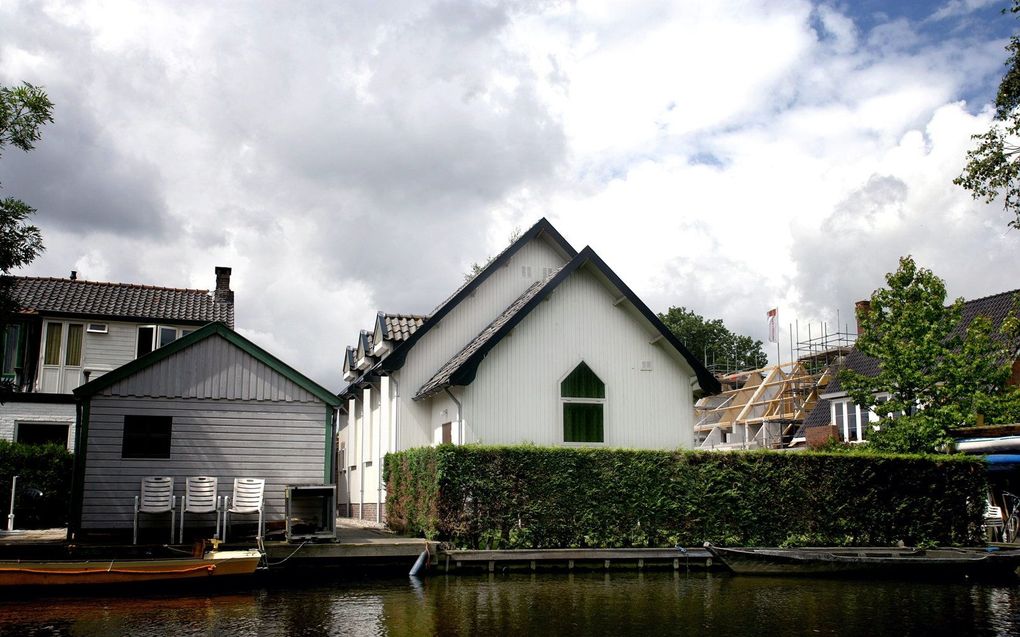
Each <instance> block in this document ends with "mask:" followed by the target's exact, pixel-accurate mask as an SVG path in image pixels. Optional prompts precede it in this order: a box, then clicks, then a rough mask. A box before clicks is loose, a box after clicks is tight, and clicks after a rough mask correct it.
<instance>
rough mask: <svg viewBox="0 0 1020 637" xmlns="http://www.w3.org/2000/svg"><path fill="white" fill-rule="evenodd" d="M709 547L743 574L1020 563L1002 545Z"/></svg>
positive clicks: (1000, 570) (899, 572) (901, 572)
mask: <svg viewBox="0 0 1020 637" xmlns="http://www.w3.org/2000/svg"><path fill="white" fill-rule="evenodd" d="M705 548H706V549H708V551H709V552H711V553H712V555H714V556H715V557H716V558H717V559H719V560H720V561H721V562H722V563H723V564H725V565H726V567H727V568H729V569H730V570H731V571H733V572H734V573H737V574H740V575H858V574H866V575H886V576H891V577H914V576H951V575H968V576H972V577H1007V576H1011V575H1014V574H1015V572H1016V569H1017V568H1018V567H1020V549H1000V548H998V547H987V548H986V547H977V548H936V549H917V548H884V547H860V548H842V547H840V548H834V547H821V548H722V547H718V546H712V545H711V544H709V543H707V542H706V543H705Z"/></svg>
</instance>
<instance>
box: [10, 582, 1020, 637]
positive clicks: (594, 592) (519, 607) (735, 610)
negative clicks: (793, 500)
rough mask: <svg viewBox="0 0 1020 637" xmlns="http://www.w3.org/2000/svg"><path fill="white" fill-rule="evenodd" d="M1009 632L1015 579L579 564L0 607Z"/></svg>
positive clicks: (194, 615) (278, 624) (429, 630)
mask: <svg viewBox="0 0 1020 637" xmlns="http://www.w3.org/2000/svg"><path fill="white" fill-rule="evenodd" d="M638 633H640V634H642V635H643V636H644V635H648V636H654V635H676V634H718V635H762V634H779V635H793V634H815V635H876V634H881V635H908V634H925V635H954V636H955V635H1012V634H1020V587H1018V586H1015V585H1013V586H989V585H980V584H967V583H962V584H961V583H958V584H945V583H924V582H920V583H918V582H914V583H907V582H867V581H839V580H810V579H781V578H747V577H743V578H741V577H730V576H726V575H711V574H709V575H705V574H698V575H690V576H687V575H685V574H674V573H635V572H629V573H624V572H612V573H603V572H587V573H585V572H579V573H571V574H565V573H563V574H537V575H536V574H533V573H520V574H517V573H515V574H510V575H498V574H497V575H480V576H455V575H450V576H437V577H430V578H425V579H422V580H418V581H414V580H410V579H407V578H399V579H392V580H350V579H348V580H343V579H320V580H318V581H301V582H298V583H288V584H287V585H286V587H278V588H277V587H274V588H272V589H258V590H254V591H244V592H233V593H227V594H217V595H195V596H183V597H179V596H175V595H170V594H166V593H163V594H155V593H150V594H143V595H140V596H125V595H121V596H117V597H113V596H111V597H76V598H48V599H42V598H40V599H21V600H13V601H12V600H7V601H4V602H0V635H76V636H79V635H80V636H85V637H92V636H96V637H98V636H107V635H143V636H144V635H161V636H162V635H173V636H174V637H178V636H182V635H266V636H270V637H273V636H290V635H307V636H326V635H391V636H393V637H403V636H412V635H413V636H418V635H443V636H446V635H450V636H453V635H621V634H623V635H626V634H638Z"/></svg>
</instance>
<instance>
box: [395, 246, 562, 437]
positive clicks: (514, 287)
mask: <svg viewBox="0 0 1020 637" xmlns="http://www.w3.org/2000/svg"><path fill="white" fill-rule="evenodd" d="M565 263H566V259H564V258H563V257H562V256H560V254H559V253H558V252H557V251H556V250H555V249H553V247H552V246H551V245H550V244H549V243H547V242H546V240H545V239H542V238H536V239H535V240H533V241H530V242H529V243H527V244H525V245H524V246H522V247H521V248H520V249H519V250H518V251H517V253H516V254H514V256H513V257H511V258H510V259H509V261H508V262H507V263H506V264H505V265H504V266H502V267H500V268H498V269H497V270H496V271H494V272H493V273H492V274H491V275H490V276H489V278H488V279H486V281H485V282H484V283H483V284H482V285H481V286H479V288H478V289H477V290H475V292H474V294H473V295H472V296H471V297H469V298H467V299H465V300H464V301H462V302H461V303H460V305H458V306H457V307H456V308H454V309H453V310H452V311H450V313H449V314H447V315H446V316H445V317H444V318H443V319H442V321H441V322H440V323H439V324H438V325H437V326H435V327H433V328H432V329H431V330H429V332H428V333H426V334H425V335H424V336H422V337H421V339H420V340H419V341H418V342H417V343H416V344H415V346H414V347H413V348H412V349H411V351H410V353H409V354H408V355H407V360H406V361H405V363H404V366H403V367H402V368H401V369H400V371H399V372H397V374H395V376H396V377H397V378H398V380H399V382H400V409H401V414H400V428H401V431H400V435H399V440H400V444H401V448H403V449H407V448H410V447H416V446H422V445H427V444H432V441H433V439H434V434H433V432H434V423H433V413H432V408H431V406H430V405H429V404H428V403H427V401H426V402H425V403H421V402H414V401H413V400H411V397H412V396H414V394H415V393H416V392H417V391H418V388H420V387H421V386H422V385H423V384H424V383H425V382H426V381H428V380H429V379H430V378H431V377H432V375H433V374H435V373H436V371H437V370H438V369H439V368H440V367H441V366H442V365H443V364H444V363H446V362H447V361H448V360H450V358H452V357H453V356H454V354H456V353H457V352H459V351H460V350H461V349H462V348H463V347H464V346H465V345H467V344H468V343H469V342H471V341H472V340H473V339H474V338H475V337H476V336H477V335H478V334H479V333H481V331H482V330H483V329H485V327H486V326H488V325H489V323H491V322H492V321H493V319H495V318H496V317H497V316H499V315H500V314H501V313H502V312H503V310H505V309H506V308H507V307H508V306H509V305H510V304H511V303H513V302H514V300H516V299H517V297H519V296H520V295H521V294H522V293H523V292H524V291H525V290H526V289H528V287H529V286H531V284H532V283H534V282H535V281H538V280H539V279H541V278H542V277H543V269H544V268H559V267H562V266H563V265H564V264H565ZM522 268H530V273H528V274H525V273H522Z"/></svg>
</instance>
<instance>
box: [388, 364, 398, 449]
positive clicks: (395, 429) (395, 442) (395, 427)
mask: <svg viewBox="0 0 1020 637" xmlns="http://www.w3.org/2000/svg"><path fill="white" fill-rule="evenodd" d="M390 382H392V383H393V418H392V419H391V420H392V421H393V452H394V453H396V452H397V450H398V449H400V445H399V444H398V443H399V441H398V440H397V437H398V436H399V435H400V426H399V425H400V383H399V382H397V377H396V376H390Z"/></svg>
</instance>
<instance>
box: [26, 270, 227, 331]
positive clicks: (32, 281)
mask: <svg viewBox="0 0 1020 637" xmlns="http://www.w3.org/2000/svg"><path fill="white" fill-rule="evenodd" d="M14 297H15V298H16V299H17V300H18V302H19V303H20V304H21V306H22V308H23V310H24V311H28V312H33V313H40V314H45V313H59V314H70V315H79V316H97V317H99V316H101V317H106V318H125V319H143V320H153V321H181V322H193V323H211V322H213V321H219V322H221V323H225V324H226V325H227V326H228V327H230V328H231V329H233V327H234V304H233V303H230V302H217V301H216V300H215V299H214V296H213V293H212V292H210V291H208V290H187V289H180V288H163V287H156V286H152V285H135V284H130V283H102V282H98V281H83V280H74V279H58V278H53V277H14Z"/></svg>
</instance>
